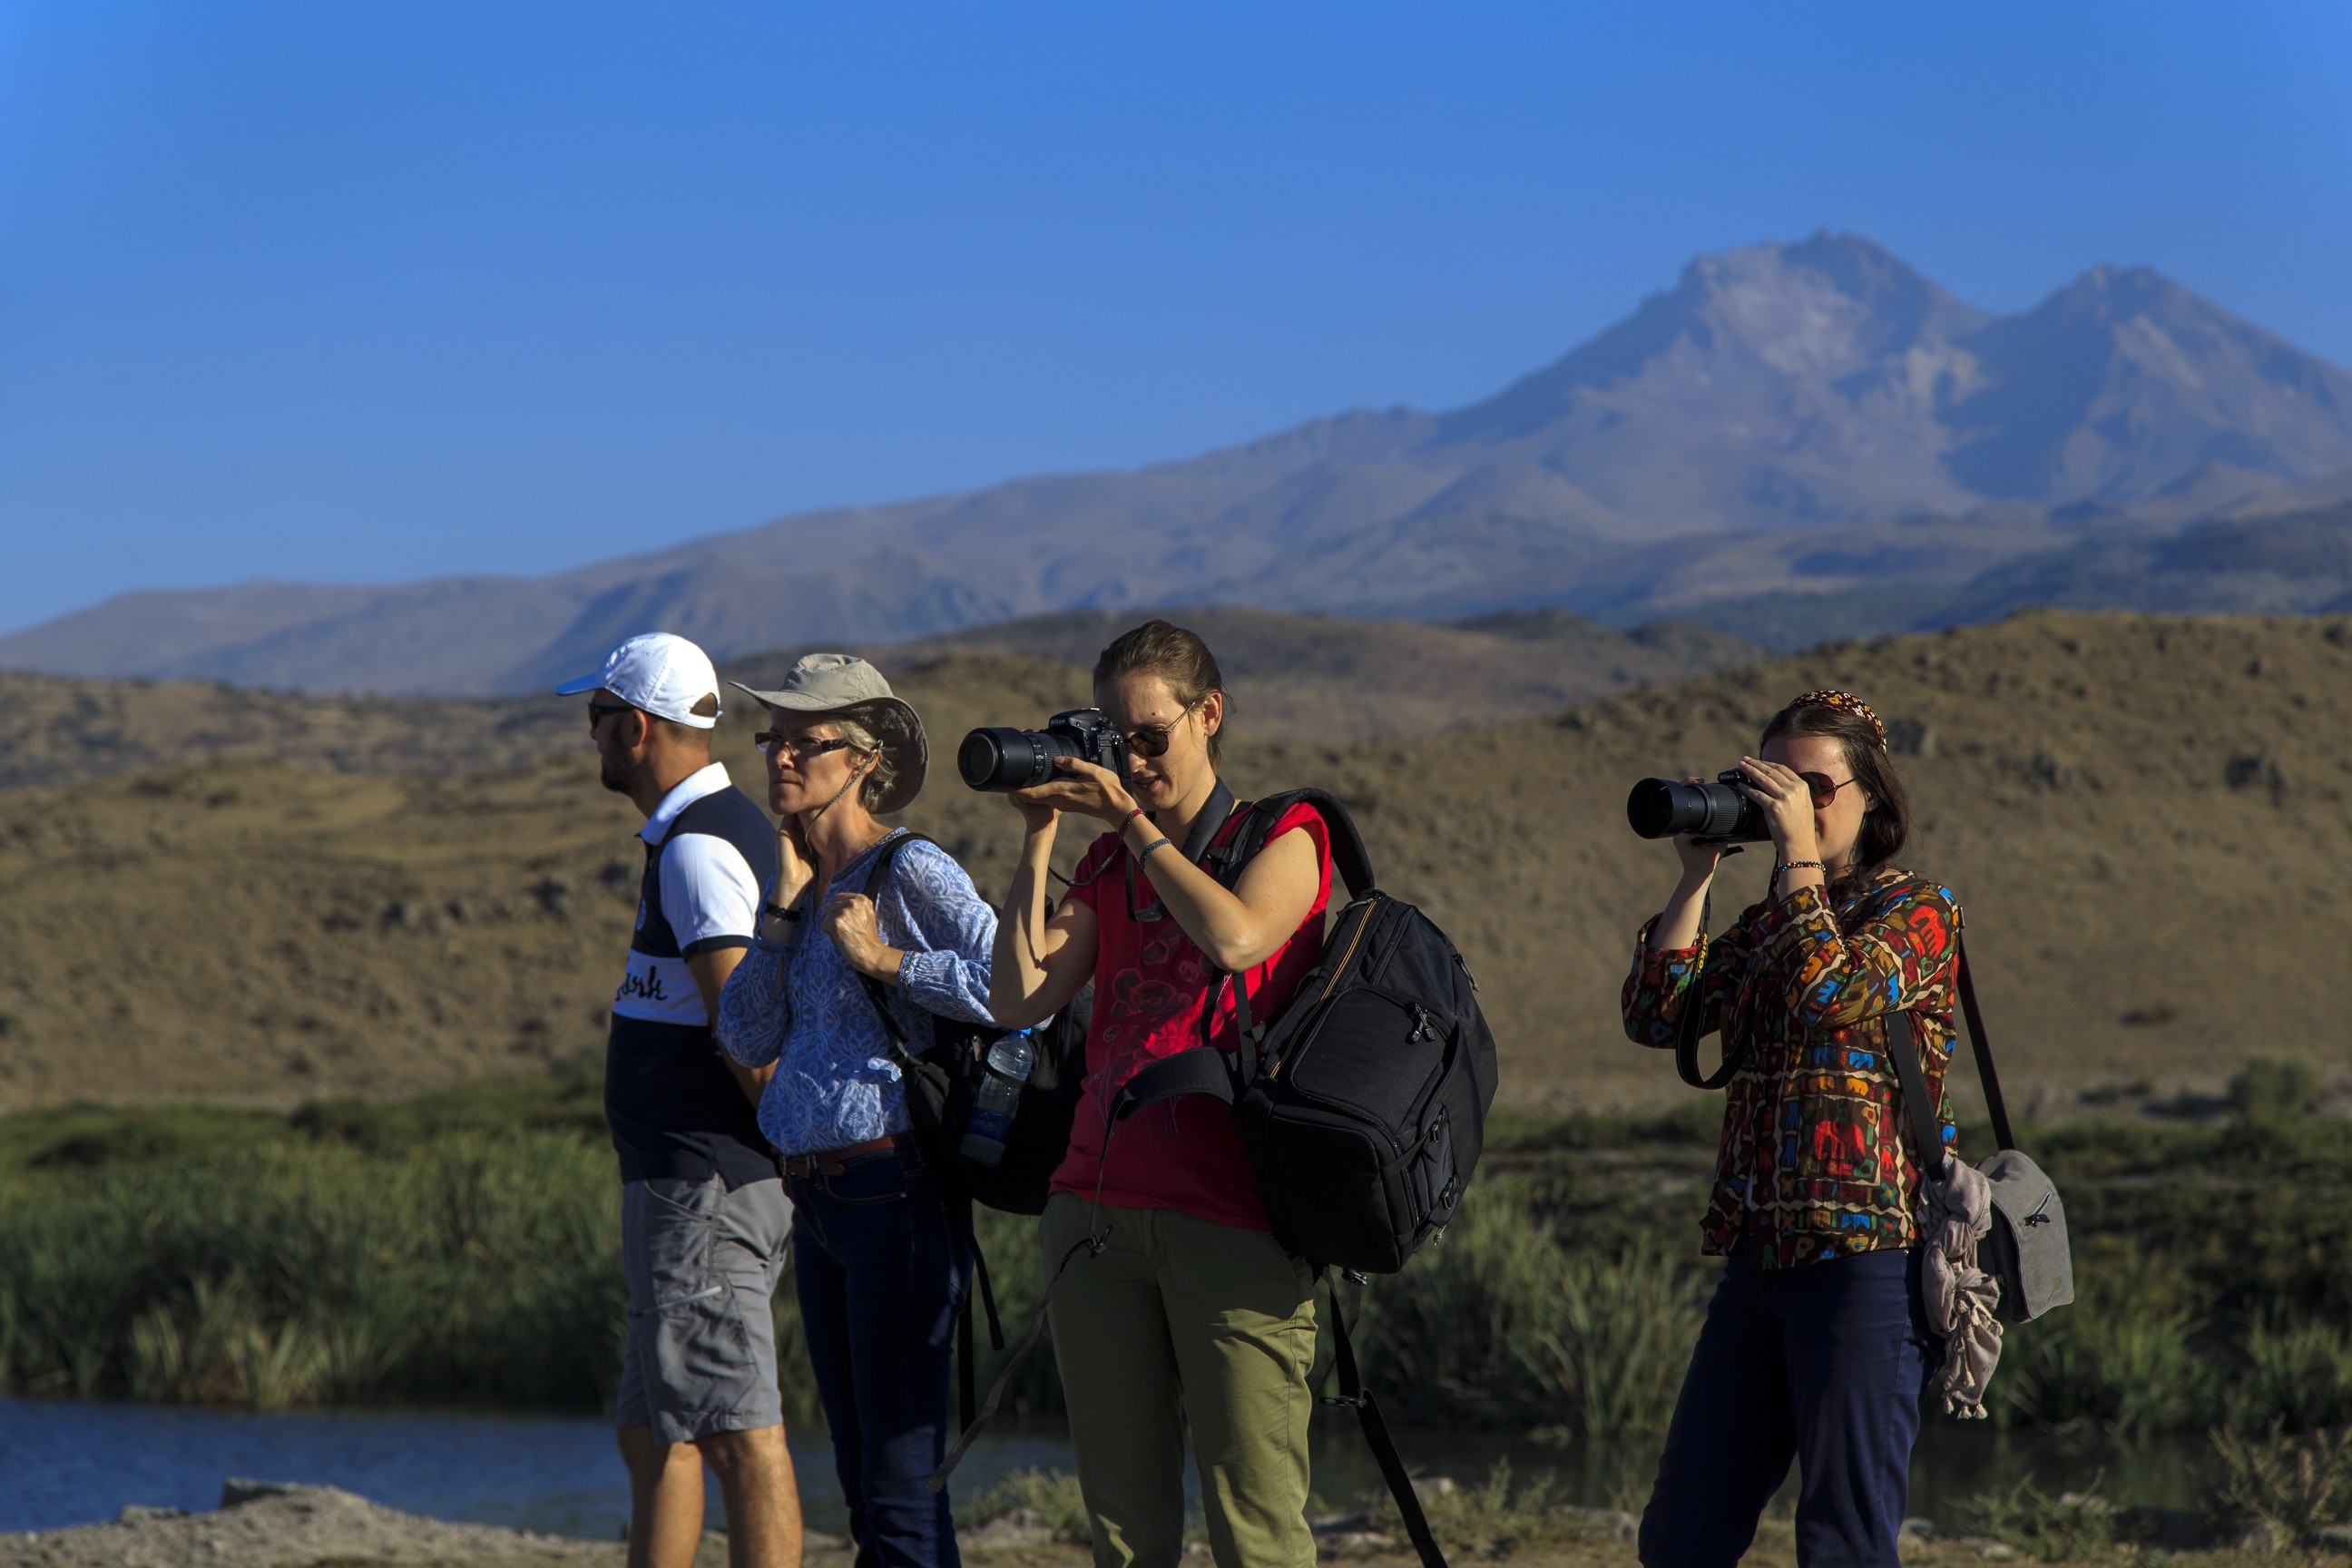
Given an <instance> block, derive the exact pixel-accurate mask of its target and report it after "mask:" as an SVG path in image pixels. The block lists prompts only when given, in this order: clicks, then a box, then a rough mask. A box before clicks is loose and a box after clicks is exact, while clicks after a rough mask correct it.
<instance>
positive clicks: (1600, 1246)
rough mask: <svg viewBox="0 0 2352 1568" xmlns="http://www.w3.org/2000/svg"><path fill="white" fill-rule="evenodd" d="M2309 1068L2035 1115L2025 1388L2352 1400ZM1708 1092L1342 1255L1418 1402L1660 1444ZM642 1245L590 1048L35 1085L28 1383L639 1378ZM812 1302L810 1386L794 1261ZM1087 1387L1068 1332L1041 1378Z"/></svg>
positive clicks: (603, 1384)
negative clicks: (483, 1074) (347, 1087)
mask: <svg viewBox="0 0 2352 1568" xmlns="http://www.w3.org/2000/svg"><path fill="white" fill-rule="evenodd" d="M2256 1087H2260V1086H2256ZM2294 1088H2295V1086H2294V1085H2289V1086H2288V1089H2294ZM2299 1093H2300V1091H2299V1090H2296V1091H2295V1092H2294V1093H2288V1092H2284V1091H2282V1092H2269V1091H2268V1090H2265V1091H2264V1092H2263V1094H2260V1095H2257V1094H2255V1093H2253V1092H2252V1090H2251V1089H2249V1090H2248V1091H2247V1092H2246V1093H2244V1094H2243V1095H2242V1099H2243V1100H2245V1101H2246V1103H2245V1104H2244V1105H2243V1106H2242V1110H2241V1113H2240V1114H2238V1115H2236V1116H2234V1117H2232V1118H2231V1119H2229V1120H2227V1121H2214V1122H2211V1123H2208V1124H2182V1123H2159V1122H2150V1121H2126V1120H2122V1119H2114V1120H2108V1121H2095V1122H2080V1123H2074V1124H2069V1125H2066V1126H2062V1127H2053V1128H2043V1129H2032V1130H2029V1131H2028V1137H2027V1142H2028V1145H2029V1147H2031V1148H2032V1150H2033V1152H2035V1153H2036V1155H2037V1156H2038V1157H2041V1158H2042V1160H2043V1162H2044V1163H2045V1164H2046V1165H2047V1166H2048V1167H2049V1168H2050V1169H2051V1171H2052V1172H2053V1175H2055V1177H2056V1178H2057V1180H2058V1181H2059V1183H2060V1184H2061V1186H2062V1188H2063V1190H2064V1192H2065V1193H2066V1197H2067V1205H2068V1211H2069V1218H2070V1221H2071V1223H2072V1225H2073V1228H2074V1237H2075V1245H2076V1254H2077V1273H2078V1278H2079V1279H2080V1281H2081V1289H2082V1299H2081V1300H2080V1301H2078V1302H2077V1304H2076V1305H2074V1306H2073V1307H2071V1308H2068V1309H2066V1310H2062V1311H2059V1312H2056V1313H2053V1314H2052V1315H2051V1316H2049V1317H2048V1318H2046V1319H2044V1320H2043V1321H2041V1322H2038V1323H2033V1324H2029V1325H2025V1326H2022V1327H2017V1328H2012V1329H2011V1330H2010V1331H2009V1333H2008V1336H2007V1340H2006V1346H2005V1354H2004V1358H2003V1363H2002V1366H2001V1370H2000V1374H1999V1376H1998V1377H1997V1378H1996V1379H1995V1381H1994V1384H1993V1407H1994V1413H1995V1415H1996V1417H1997V1418H1998V1419H2000V1420H2001V1421H2003V1422H2006V1423H2009V1424H2011V1425H2020V1426H2090V1427H2097V1428H2102V1429H2105V1430H2108V1431H2111V1432H2114V1433H2116V1434H2118V1435H2121V1436H2137V1435H2141V1434H2148V1433H2157V1432H2197V1431H2202V1430H2204V1429H2206V1428H2208V1427H2212V1426H2219V1427H2222V1428H2225V1429H2227V1430H2230V1431H2233V1432H2237V1433H2241V1434H2245V1435H2248V1436H2265V1437H2266V1436H2267V1435H2268V1434H2271V1433H2273V1432H2274V1431H2275V1432H2276V1433H2278V1434H2280V1435H2282V1436H2284V1437H2288V1438H2292V1437H2294V1436H2297V1435H2299V1434H2305V1433H2317V1432H2323V1431H2326V1430H2328V1429H2331V1428H2335V1427H2337V1426H2341V1425H2343V1424H2344V1423H2345V1422H2347V1420H2352V1333H2347V1331H2346V1330H2345V1329H2344V1328H2343V1327H2342V1326H2341V1325H2342V1324H2343V1323H2344V1322H2345V1321H2347V1318H2348V1317H2352V1140H2347V1139H2346V1138H2345V1137H2344V1136H2343V1132H2344V1131H2345V1128H2344V1124H2343V1123H2342V1122H2340V1121H2333V1120H2327V1119H2323V1118H2319V1117H2316V1116H2314V1115H2311V1114H2309V1113H2308V1111H2307V1110H2304V1111H2297V1110H2295V1107H2296V1106H2297V1105H2299V1104H2301V1103H2302V1101H2301V1100H2300V1099H2299V1098H2298V1095H2299ZM1692 1104H1693V1107H1694V1108H1696V1109H1685V1110H1682V1111H1678V1112H1676V1113H1675V1114H1673V1115H1669V1116H1664V1117H1661V1116H1654V1115H1653V1116H1647V1117H1638V1118H1636V1117H1627V1118H1609V1117H1597V1116H1584V1117H1580V1118H1576V1119H1573V1120H1564V1121H1549V1122H1543V1121H1534V1120H1531V1119H1526V1118H1521V1119H1518V1120H1517V1121H1502V1120H1500V1119H1498V1124H1497V1127H1496V1133H1497V1136H1496V1139H1495V1140H1494V1146H1495V1149H1494V1152H1493V1153H1492V1155H1491V1156H1490V1159H1489V1161H1488V1163H1487V1165H1486V1168H1485V1169H1484V1170H1483V1171H1482V1172H1481V1173H1480V1175H1479V1178H1478V1181H1477V1182H1476V1183H1475V1184H1474V1185H1473V1187H1472V1189H1471V1191H1470V1194H1469V1195H1468V1198H1467V1200H1466V1201H1465V1204H1464V1205H1463V1207H1462V1209H1461V1211H1460V1213H1459V1214H1458V1215H1456V1216H1455V1219H1454V1223H1453V1224H1452V1225H1451V1226H1449V1228H1448V1231H1447V1233H1446V1235H1445V1237H1444V1240H1443V1241H1441V1242H1438V1243H1435V1244H1433V1245H1432V1246H1431V1247H1427V1248H1425V1249H1424V1250H1423V1253H1422V1255H1421V1256H1420V1257H1419V1258H1416V1259H1415V1260H1414V1261H1413V1263H1412V1266H1411V1267H1410V1268H1407V1269H1406V1270H1405V1271H1404V1272H1403V1273H1402V1274H1400V1275H1397V1276H1395V1277H1393V1278H1388V1279H1376V1280H1374V1281H1373V1282H1372V1284H1371V1285H1370V1288H1369V1289H1365V1290H1363V1291H1362V1292H1360V1293H1359V1292H1358V1291H1356V1290H1354V1289H1352V1288H1348V1289H1342V1291H1341V1297H1340V1300H1341V1301H1342V1303H1343V1305H1344V1306H1345V1307H1346V1309H1347V1310H1349V1312H1350V1313H1351V1314H1358V1313H1360V1328H1359V1341H1360V1348H1361V1350H1362V1352H1363V1362H1364V1366H1365V1370H1366V1373H1367V1374H1368V1376H1369V1377H1370V1380H1371V1382H1372V1384H1373V1386H1374V1388H1375V1389H1376V1391H1377V1392H1378V1393H1379V1394H1380V1396H1381V1401H1382V1403H1383V1405H1385V1406H1386V1407H1387V1409H1388V1410H1389V1412H1390V1415H1391V1419H1392V1420H1395V1421H1398V1422H1401V1423H1404V1424H1409V1425H1417V1426H1450V1427H1472V1428H1485V1429H1492V1430H1503V1431H1522V1432H1543V1433H1549V1434H1551V1435H1555V1436H1559V1438H1561V1439H1562V1440H1564V1441H1569V1442H1572V1443H1575V1444H1577V1445H1579V1446H1580V1447H1584V1448H1586V1449H1587V1450H1588V1451H1591V1450H1592V1449H1595V1448H1608V1449H1610V1450H1612V1451H1616V1450H1623V1451H1627V1452H1632V1451H1634V1450H1636V1449H1645V1448H1646V1447H1647V1446H1648V1445H1652V1444H1654V1442H1655V1441H1656V1438H1657V1436H1658V1435H1659V1433H1660V1432H1661V1431H1662V1430H1663V1427H1664V1422H1665V1420H1666V1417H1667V1415H1668V1414H1669V1413H1670V1412H1671V1409H1672V1406H1673V1401H1674V1398H1675V1392H1676V1389H1677V1387H1678V1385H1679V1384H1680V1381H1681V1377H1682V1372H1683V1368H1684V1365H1685V1363H1686V1361H1687V1358H1688V1355H1689V1352H1690V1346H1691V1342H1692V1341H1693V1339H1694V1338H1695V1336H1696V1331H1697V1326H1698V1323H1699V1321H1700V1318H1701V1316H1702V1313H1703V1311H1704V1303H1705V1299H1706V1291H1707V1289H1708V1288H1709V1285H1710V1282H1711V1280H1712V1278H1713V1265H1712V1264H1711V1263H1709V1262H1707V1261H1706V1260H1705V1259H1702V1258H1699V1257H1698V1255H1697V1249H1696V1221H1697V1217H1698V1213H1699V1211H1700V1209H1701V1207H1702V1206H1703V1205H1704V1203H1705V1197H1706V1184H1707V1175H1708V1167H1709V1165H1710V1163H1711V1158H1712V1143H1713V1139H1712V1134H1711V1131H1710V1129H1709V1127H1708V1124H1707V1121H1706V1118H1705V1117H1704V1116H1702V1115H1700V1114H1698V1110H1703V1109H1704V1105H1703V1104H1702V1103H1701V1102H1698V1101H1696V1100H1694V1101H1693V1102H1692ZM1978 1142H1981V1141H1980V1140H1979V1141H1978ZM980 1235H981V1240H982V1246H983V1247H984V1249H985V1251H986V1253H987V1256H988V1258H989V1260H990V1263H991V1265H992V1270H991V1272H992V1281H993V1283H994V1285H995V1289H996V1296H997V1302H998V1307H999V1311H1000V1315H1001V1317H1002V1320H1003V1327H1004V1332H1005V1336H1006V1339H1007V1341H1008V1342H1011V1343H1017V1342H1019V1340H1020V1339H1021V1337H1022V1336H1023V1335H1024V1333H1025V1331H1026V1330H1027V1328H1028V1325H1029V1321H1030V1318H1031V1314H1032V1313H1033V1312H1034V1309H1035V1306H1036V1303H1037V1301H1038V1300H1039V1297H1040V1294H1041V1290H1042V1270H1043V1262H1044V1260H1042V1259H1041V1258H1039V1256H1038V1250H1037V1244H1036V1240H1035V1229H1034V1222H1031V1221H1028V1220H1025V1219H1021V1218H1018V1217H1015V1216H1012V1215H997V1214H993V1213H988V1212H985V1211H983V1212H982V1215H980ZM617 1251H618V1205H617V1184H616V1181H615V1177H614V1169H613V1161H612V1155H611V1152H610V1150H609V1148H608V1147H607V1146H606V1144H605V1142H604V1134H603V1129H602V1126H601V1122H600V1119H599V1118H598V1115H597V1113H596V1108H595V1094H594V1085H593V1081H590V1080H588V1079H585V1078H583V1077H574V1078H572V1079H564V1080H560V1081H556V1082H551V1083H546V1084H539V1085H516V1084H505V1085H495V1086H484V1087H482V1088H479V1089H467V1090H453V1091H448V1092H446V1093H443V1094H439V1095H435V1096H429V1097H424V1098H421V1099H418V1100H410V1101H405V1102H400V1103H397V1104H390V1105H367V1104H359V1103H352V1102H343V1103H338V1104H331V1105H319V1106H311V1107H307V1108H305V1109H303V1110H299V1111H297V1112H294V1113H292V1114H291V1115H285V1114H276V1113H270V1112H264V1111H250V1110H221V1109H215V1108H206V1107H184V1108H176V1109H160V1110H159V1109H149V1110H64V1111H53V1112H45V1113H41V1114H39V1115H36V1116H22V1117H15V1118H8V1119H5V1120H0V1387H7V1388H14V1389H30V1390H37V1391H55V1392H64V1393H82V1394H129V1395H132V1396H134V1397H138V1398H142V1399H149V1400H159V1401H205V1402H224V1403H238V1404H246V1405H299V1404H307V1403H338V1404H354V1403H366V1402H370V1401H382V1400H407V1399H426V1400H435V1401H443V1400H454V1401H470V1402H477V1403H483V1404H494V1405H557V1406H572V1407H594V1406H598V1405H607V1404H609V1402H610V1400H611V1398H612V1395H613V1392H614V1388H613V1385H614V1377H615V1374H616V1372H617V1367H618V1361H619V1343H620V1338H619V1336H620V1332H621V1328H622V1324H623V1321H624V1300H623V1292H622V1289H621V1283H620V1271H619V1264H618V1257H617ZM1359 1295H1360V1300H1359ZM776 1316H777V1326H778V1330H779V1331H780V1333H781V1335H782V1340H783V1343H784V1346H785V1352H786V1353H785V1366H786V1373H785V1375H786V1379H787V1384H788V1387H787V1395H788V1399H789V1401H790V1408H791V1409H792V1410H793V1413H794V1414H795V1415H796V1417H797V1418H799V1419H803V1420H806V1419H809V1418H811V1417H813V1416H814V1400H813V1398H812V1397H811V1395H810V1391H809V1384H808V1379H807V1377H806V1374H805V1366H806V1360H805V1354H804V1352H803V1350H802V1348H801V1336H800V1329H799V1322H798V1315H797V1312H796V1310H795V1308H794V1305H793V1291H792V1290H791V1289H790V1287H789V1284H788V1285H787V1287H786V1288H785V1289H783V1290H782V1291H780V1292H779V1293H778V1297H777V1304H776ZM979 1359H980V1368H979V1371H980V1373H981V1378H982V1387H983V1388H984V1387H985V1386H986V1383H987V1381H988V1379H990V1378H991V1377H992V1376H993V1375H994V1373H995V1372H996V1370H997V1369H998V1368H999V1367H1000V1366H1001V1365H1002V1364H1003V1359H1004V1357H1003V1353H1002V1352H993V1351H991V1350H989V1349H988V1348H987V1343H986V1336H985V1329H984V1327H983V1329H982V1353H981V1356H980V1358H979ZM1326 1364H1327V1369H1328V1356H1327V1363H1326ZM1059 1406H1060V1390H1059V1385H1058V1382H1057V1379H1056V1377H1055V1369H1054V1363H1053V1355H1052V1345H1051V1340H1050V1337H1049V1338H1048V1339H1047V1340H1046V1341H1045V1342H1044V1343H1043V1344H1041V1346H1040V1348H1039V1350H1038V1352H1037V1353H1036V1354H1035V1355H1034V1356H1033V1357H1032V1358H1031V1360H1030V1361H1029V1362H1028V1363H1025V1364H1024V1366H1023V1367H1022V1368H1021V1370H1020V1372H1019V1373H1018V1374H1017V1376H1016V1377H1015V1380H1014V1381H1013V1384H1012V1387H1011V1391H1010V1394H1009V1397H1008V1401H1007V1407H1008V1408H1009V1409H1010V1410H1012V1411H1013V1412H1014V1413H1016V1414H1020V1413H1028V1414H1040V1413H1051V1412H1054V1411H1056V1410H1058V1408H1059Z"/></svg>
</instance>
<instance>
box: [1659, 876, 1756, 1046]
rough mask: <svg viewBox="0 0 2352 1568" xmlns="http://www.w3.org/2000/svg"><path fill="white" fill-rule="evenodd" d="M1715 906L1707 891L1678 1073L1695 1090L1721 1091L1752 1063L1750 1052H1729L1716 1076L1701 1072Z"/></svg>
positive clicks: (1678, 1034) (1678, 1040)
mask: <svg viewBox="0 0 2352 1568" xmlns="http://www.w3.org/2000/svg"><path fill="white" fill-rule="evenodd" d="M1714 907H1715V890H1714V889H1712V888H1710V889H1707V893H1706V898H1705V899H1703V900H1701V901H1700V903H1699V906H1698V956H1697V957H1696V958H1694V959H1692V960H1691V977H1690V986H1689V989H1688V990H1686V991H1685V993H1684V994H1683V1019H1682V1025H1681V1026H1680V1027H1679V1028H1677V1029H1676V1030H1675V1072H1677V1073H1679V1074H1681V1075H1682V1080H1683V1081H1684V1082H1685V1083H1686V1084H1688V1085H1690V1086H1691V1087H1692V1088H1693V1089H1721V1088H1722V1087H1723V1086H1724V1085H1726V1084H1727V1083H1729V1082H1730V1081H1731V1080H1732V1079H1733V1077H1734V1076H1736V1075H1737V1074H1738V1071H1739V1069H1740V1068H1743V1067H1745V1066H1746V1065H1747V1064H1748V1051H1747V1050H1746V1049H1745V1048H1743V1049H1741V1050H1739V1051H1738V1052H1736V1053H1735V1052H1733V1051H1731V1050H1729V1049H1726V1050H1725V1052H1724V1054H1723V1060H1722V1062H1721V1063H1720V1064H1719V1065H1718V1066H1717V1068H1716V1069H1715V1071H1714V1072H1713V1073H1712V1074H1708V1073H1703V1072H1701V1071H1699V1070H1698V1042H1699V1039H1700V1037H1702V1036H1703V1035H1705V1034H1706V1030H1704V1029H1702V1028H1700V1027H1699V1015H1700V1014H1701V1013H1702V1012H1703V1011H1705V1008H1704V1007H1703V1005H1702V1004H1703V1003H1704V1001H1705V1000H1706V952H1707V940H1706V926H1707V916H1708V913H1709V911H1710V910H1713V909H1714Z"/></svg>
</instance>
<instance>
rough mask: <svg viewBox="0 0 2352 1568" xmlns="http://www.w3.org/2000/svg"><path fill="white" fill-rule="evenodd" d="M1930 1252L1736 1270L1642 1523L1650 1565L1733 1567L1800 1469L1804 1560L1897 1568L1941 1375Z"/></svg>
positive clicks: (1701, 1340)
mask: <svg viewBox="0 0 2352 1568" xmlns="http://www.w3.org/2000/svg"><path fill="white" fill-rule="evenodd" d="M1932 1346H1933V1340H1932V1339H1931V1338H1930V1335H1929V1331H1928V1328H1927V1314H1926V1310H1925V1308H1924V1306H1923V1305H1922V1303H1921V1299H1920V1295H1919V1265H1918V1257H1917V1254H1916V1253H1912V1252H1862V1253H1854V1254H1851V1255H1849V1256H1847V1257H1844V1258H1831V1259H1829V1260H1827V1261H1825V1262H1820V1263H1803V1264H1799V1265H1798V1266H1797V1267H1795V1268H1758V1267H1756V1265H1755V1263H1754V1261H1753V1260H1752V1259H1751V1258H1748V1256H1745V1255H1744V1253H1743V1254H1742V1255H1736V1256H1734V1257H1733V1258H1732V1259H1731V1260H1730V1261H1729V1262H1728V1263H1727V1264H1725V1265H1724V1269H1723V1279H1722V1282H1721V1283H1719V1284H1718V1285H1717V1286H1716V1288H1715V1299H1714V1300H1712V1301H1710V1302H1708V1303H1707V1309H1706V1327H1705V1328H1703V1329H1701V1330H1700V1331H1699V1336H1698V1347H1697V1348H1696V1350H1695V1351H1693V1352H1691V1363H1690V1371H1689V1372H1688V1373H1685V1375H1684V1378H1683V1391H1682V1395H1681V1397H1680V1398H1679V1399H1677V1400H1676V1401H1675V1418H1674V1425H1673V1426H1671V1427H1669V1428H1668V1429H1667V1433H1666V1451H1665V1453H1664V1456H1662V1457H1661V1458H1660V1459H1659V1460H1658V1480H1657V1485H1656V1486H1655V1487H1654V1489H1652V1490H1651V1493H1650V1506H1649V1507H1648V1508H1646V1509H1644V1510H1643V1513H1642V1535H1641V1553H1642V1562H1643V1563H1644V1564H1645V1565H1647V1568H1717V1565H1718V1564H1719V1565H1721V1568H1731V1564H1733V1563H1737V1562H1738V1561H1739V1559H1740V1556H1741V1555H1742V1554H1743V1553H1744V1552H1747V1550H1748V1543H1749V1542H1752V1541H1754V1540H1755V1538H1756V1521H1757V1520H1758V1518H1759V1516H1761V1515H1762V1513H1763V1511H1764V1505H1765V1504H1766V1503H1768V1502H1769V1501H1771V1500H1772V1494H1773V1493H1774V1492H1776V1491H1778V1490H1780V1483H1781V1481H1783V1480H1784V1479H1787V1477H1788V1474H1789V1461H1790V1458H1796V1459H1798V1460H1800V1461H1801V1465H1802V1472H1801V1473H1802V1479H1801V1482H1800V1485H1799V1489H1798V1492H1797V1561H1798V1562H1799V1563H1802V1564H1804V1568H1897V1559H1896V1557H1895V1536H1896V1534H1897V1533H1898V1532H1899V1531H1901V1530H1902V1528H1903V1509H1904V1505H1905V1503H1906V1502H1907V1501H1908V1500H1909V1499H1910V1491H1911V1445H1912V1442H1913V1440H1914V1439H1916V1437H1917V1436H1918V1435H1919V1399H1920V1395H1921V1394H1922V1393H1923V1392H1924V1390H1925V1388H1926V1384H1927V1376H1928V1373H1929V1370H1930V1368H1931V1366H1932V1364H1933V1360H1932V1355H1931V1349H1932Z"/></svg>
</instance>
